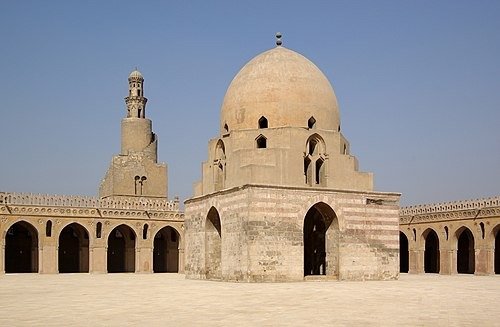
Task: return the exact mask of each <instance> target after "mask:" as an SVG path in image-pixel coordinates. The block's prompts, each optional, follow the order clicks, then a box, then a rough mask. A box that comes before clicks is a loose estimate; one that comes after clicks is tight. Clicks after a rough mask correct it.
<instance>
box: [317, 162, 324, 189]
mask: <svg viewBox="0 0 500 327" xmlns="http://www.w3.org/2000/svg"><path fill="white" fill-rule="evenodd" d="M322 168H323V160H322V159H318V160H317V161H316V184H321V182H322V181H323V180H324V178H323V176H322V175H323V174H324V169H322Z"/></svg>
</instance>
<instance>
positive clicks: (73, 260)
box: [59, 223, 89, 273]
mask: <svg viewBox="0 0 500 327" xmlns="http://www.w3.org/2000/svg"><path fill="white" fill-rule="evenodd" d="M78 272H89V233H88V232H87V230H86V229H85V228H84V227H83V226H82V225H80V224H77V223H72V224H69V225H68V226H66V227H64V228H63V230H62V231H61V234H59V273H78Z"/></svg>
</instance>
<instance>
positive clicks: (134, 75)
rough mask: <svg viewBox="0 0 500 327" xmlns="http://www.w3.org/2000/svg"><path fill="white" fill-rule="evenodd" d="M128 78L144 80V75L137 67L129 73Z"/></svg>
mask: <svg viewBox="0 0 500 327" xmlns="http://www.w3.org/2000/svg"><path fill="white" fill-rule="evenodd" d="M128 78H129V79H140V80H144V77H142V74H141V72H140V71H138V70H137V68H136V69H135V70H134V71H133V72H131V73H130V75H128Z"/></svg>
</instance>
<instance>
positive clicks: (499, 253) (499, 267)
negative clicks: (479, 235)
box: [495, 228, 500, 274]
mask: <svg viewBox="0 0 500 327" xmlns="http://www.w3.org/2000/svg"><path fill="white" fill-rule="evenodd" d="M495 274H500V228H499V229H498V230H497V233H496V235H495Z"/></svg>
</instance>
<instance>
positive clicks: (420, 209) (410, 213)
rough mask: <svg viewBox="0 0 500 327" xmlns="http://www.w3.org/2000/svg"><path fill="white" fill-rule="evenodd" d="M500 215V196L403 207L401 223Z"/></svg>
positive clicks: (400, 212)
mask: <svg viewBox="0 0 500 327" xmlns="http://www.w3.org/2000/svg"><path fill="white" fill-rule="evenodd" d="M495 216H500V196H496V197H491V198H483V199H476V200H465V201H455V202H446V203H436V204H424V205H418V206H409V207H403V208H401V209H400V210H399V222H400V224H409V223H422V222H433V221H449V220H462V219H476V218H489V217H495Z"/></svg>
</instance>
